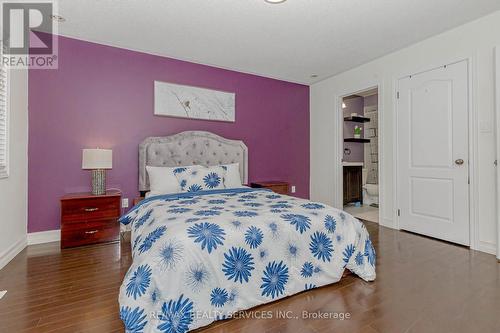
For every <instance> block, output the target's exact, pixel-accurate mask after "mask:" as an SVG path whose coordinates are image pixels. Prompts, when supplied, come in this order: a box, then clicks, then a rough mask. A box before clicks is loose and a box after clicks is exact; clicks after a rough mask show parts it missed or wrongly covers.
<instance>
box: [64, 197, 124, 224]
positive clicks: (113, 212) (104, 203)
mask: <svg viewBox="0 0 500 333" xmlns="http://www.w3.org/2000/svg"><path fill="white" fill-rule="evenodd" d="M61 214H62V215H61V216H62V219H63V222H65V223H78V222H80V221H92V220H98V219H103V218H117V217H119V216H120V199H119V198H118V199H117V198H95V199H94V198H90V199H83V200H66V201H63V202H62V207H61Z"/></svg>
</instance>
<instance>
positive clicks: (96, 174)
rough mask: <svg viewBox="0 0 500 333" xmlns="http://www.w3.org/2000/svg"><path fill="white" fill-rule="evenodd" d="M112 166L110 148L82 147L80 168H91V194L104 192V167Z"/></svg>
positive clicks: (109, 167)
mask: <svg viewBox="0 0 500 333" xmlns="http://www.w3.org/2000/svg"><path fill="white" fill-rule="evenodd" d="M112 167H113V151H112V150H111V149H99V148H96V149H83V156H82V169H84V170H92V194H93V195H103V194H106V169H111V168H112Z"/></svg>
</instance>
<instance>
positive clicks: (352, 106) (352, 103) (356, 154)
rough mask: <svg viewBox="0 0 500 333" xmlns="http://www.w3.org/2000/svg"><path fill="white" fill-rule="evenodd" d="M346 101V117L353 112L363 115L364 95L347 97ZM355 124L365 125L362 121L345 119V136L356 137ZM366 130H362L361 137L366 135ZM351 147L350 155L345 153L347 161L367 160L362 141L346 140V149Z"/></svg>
mask: <svg viewBox="0 0 500 333" xmlns="http://www.w3.org/2000/svg"><path fill="white" fill-rule="evenodd" d="M344 103H345V105H346V108H345V109H344V110H343V112H344V117H349V116H350V115H351V113H353V112H356V113H357V114H358V115H360V116H362V115H363V107H364V99H363V97H356V98H350V99H345V100H344ZM355 126H361V127H363V130H364V126H363V124H360V123H354V122H349V121H344V138H353V137H354V127H355ZM364 134H365V133H364V132H363V131H362V132H361V137H363V136H364ZM345 148H349V149H350V150H351V154H350V155H346V154H345V153H344V161H346V162H363V161H364V160H365V148H364V144H362V143H355V142H344V149H345Z"/></svg>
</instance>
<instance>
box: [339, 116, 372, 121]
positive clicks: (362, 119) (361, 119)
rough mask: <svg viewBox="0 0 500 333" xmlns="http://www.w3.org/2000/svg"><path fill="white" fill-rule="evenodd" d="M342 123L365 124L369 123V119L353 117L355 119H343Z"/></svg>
mask: <svg viewBox="0 0 500 333" xmlns="http://www.w3.org/2000/svg"><path fill="white" fill-rule="evenodd" d="M344 121H352V122H355V123H367V122H369V121H370V118H365V117H360V116H355V117H344Z"/></svg>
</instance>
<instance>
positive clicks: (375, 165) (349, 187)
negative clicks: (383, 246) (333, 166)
mask: <svg viewBox="0 0 500 333" xmlns="http://www.w3.org/2000/svg"><path fill="white" fill-rule="evenodd" d="M378 96H379V91H378V88H372V89H369V90H366V91H362V92H357V93H356V94H353V95H349V96H346V97H344V98H343V99H342V113H343V138H344V142H343V156H342V169H343V206H344V210H345V211H347V212H348V213H349V214H351V215H353V216H354V217H356V218H358V219H361V220H365V221H370V222H375V223H378V222H379V146H378V141H379V121H378V119H379V117H378V115H379V113H378V111H379V110H378V105H379V103H378Z"/></svg>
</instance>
